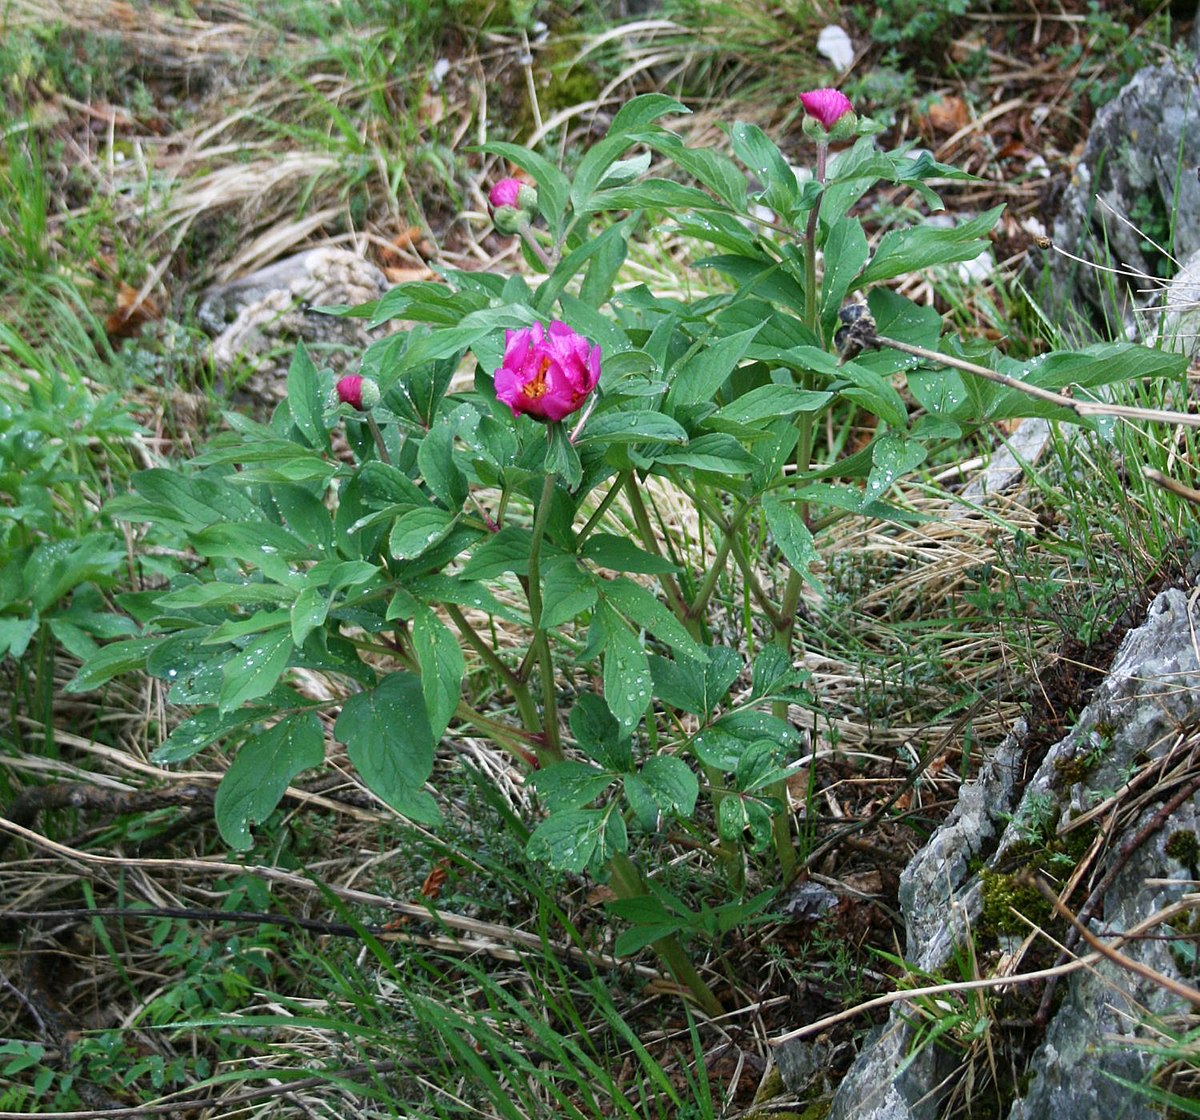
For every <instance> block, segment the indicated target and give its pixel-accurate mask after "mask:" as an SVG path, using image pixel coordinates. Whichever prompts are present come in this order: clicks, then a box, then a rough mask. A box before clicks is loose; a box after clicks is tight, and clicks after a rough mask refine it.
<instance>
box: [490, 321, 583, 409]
mask: <svg viewBox="0 0 1200 1120" xmlns="http://www.w3.org/2000/svg"><path fill="white" fill-rule="evenodd" d="M599 380H600V347H599V346H589V345H588V341H587V339H586V338H584V337H583V336H582V335H578V334H576V333H575V332H574V331H573V330H571V328H570V327H568V326H567V324H566V323H562V322H559V321H558V320H557V319H556V320H555V321H554V322H552V323H551V324H550V326H549V329H547V328H545V327H543V326H542V324H541V323H534V324H533V326H531V327H525V328H524V329H522V330H519V331H506V332H505V335H504V364H503V365H501V367H500V368H499V369H498V370H496V374H495V378H494V383H495V386H496V397H497V398H498V399H499V400H502V401H503V402H504V403H505V404H506V405H508V407H509V408H511V409H512V413H513V416H520V415H522V414H523V413H527V414H528V415H530V416H532V417H533V418H534V419H535V420H542V421H554V420H561V419H562V418H563V417H564V416H568V415H570V414H571V413H572V412H574V411H575V410H576V409H577V408H578V407H579V406H580V405H581V404H583V402H584V400H585V399H586V398H587V395H588V394H589V393H590V392H591V391H592V390H593V389H594V388H595V387H596V382H598V381H599Z"/></svg>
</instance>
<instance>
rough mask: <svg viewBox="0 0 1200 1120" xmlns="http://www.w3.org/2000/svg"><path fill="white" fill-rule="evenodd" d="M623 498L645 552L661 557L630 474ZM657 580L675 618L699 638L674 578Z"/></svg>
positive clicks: (667, 576)
mask: <svg viewBox="0 0 1200 1120" xmlns="http://www.w3.org/2000/svg"><path fill="white" fill-rule="evenodd" d="M625 496H626V497H627V498H628V499H629V508H630V510H631V511H632V512H633V523H634V524H635V525H636V526H637V531H638V536H640V537H641V538H642V544H644V545H645V546H646V551H647V552H650V553H652V554H653V555H655V556H662V549H661V548H659V546H658V538H657V537H656V536H655V535H654V526H653V525H651V524H650V515H649V514H648V513H647V512H646V503H645V502H643V501H642V494H641V491H640V490H638V488H637V481H636V479H635V478H634V477H633V475H632V474H627V475H626V476H625ZM659 579H660V581H661V582H662V587H663V591H664V592H665V593H666V596H667V601H668V602H669V603H670V604H671V610H672V612H673V613H674V615H675V617H676V618H677V619H679V621H680V622H681V623H682V624H683V625H684V626H686V627H687V630H688V633H689V634H691V635H692V637H693V638H696V637H699V635H700V624H699V623H698V622H697V620H696V619H695V618H693V617H692V616H691V615H690V614H689V613H688V605H687V603H686V602H684V598H683V592H682V591H680V590H679V584H678V583H676V582H675V577H674V576H673V575H671V574H670V573H669V572H665V573H663V575H662V576H660V577H659Z"/></svg>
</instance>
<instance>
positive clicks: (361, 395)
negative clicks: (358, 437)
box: [334, 373, 379, 412]
mask: <svg viewBox="0 0 1200 1120" xmlns="http://www.w3.org/2000/svg"><path fill="white" fill-rule="evenodd" d="M334 392H335V393H336V395H337V399H338V400H339V401H340V402H341V403H342V404H348V405H350V406H351V407H352V408H357V409H358V410H359V412H366V411H368V410H369V409H372V408H374V407H375V406H376V405H377V404H378V403H379V386H378V385H376V384H375V382H374V381H372V380H371V379H370V378H369V377H360V376H359V375H358V374H357V373H351V374H347V375H346V376H345V377H343V378H341V379H340V380H339V381H338V383H337V385H336V386H335V388H334Z"/></svg>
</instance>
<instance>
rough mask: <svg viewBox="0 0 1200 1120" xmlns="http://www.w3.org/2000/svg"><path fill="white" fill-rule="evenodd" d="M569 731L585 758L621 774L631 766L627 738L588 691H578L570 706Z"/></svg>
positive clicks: (603, 705) (630, 753)
mask: <svg viewBox="0 0 1200 1120" xmlns="http://www.w3.org/2000/svg"><path fill="white" fill-rule="evenodd" d="M570 723H571V734H572V735H574V736H575V743H576V745H577V746H578V747H579V749H580V750H581V751H583V752H584V753H585V754H586V755H587V756H588V757H589V758H591V759H593V760H594V761H596V762H598V763H600V765H601V766H603V767H604V768H605V769H606V770H614V771H616V772H617V773H623V772H625V771H627V770H629V769H630V767H632V765H633V754H632V751H631V746H630V742H629V739H628V738H626V737H624V736H623V735H622V733H621V725H620V724H619V723H617V721H616V720H615V719H614V718H613V714H612V712H610V711H609V710H608V705H607V704H606V703H605V702H604V701H603V700H601V699H600V697H599V696H597V695H595V694H594V693H591V692H584V693H581V694H580V696H579V698H578V699H577V700H576V701H575V704H574V706H573V707H572V708H571V716H570Z"/></svg>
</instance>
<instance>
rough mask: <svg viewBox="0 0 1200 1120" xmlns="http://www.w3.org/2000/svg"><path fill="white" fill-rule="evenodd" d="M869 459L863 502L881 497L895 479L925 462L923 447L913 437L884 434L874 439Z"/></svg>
mask: <svg viewBox="0 0 1200 1120" xmlns="http://www.w3.org/2000/svg"><path fill="white" fill-rule="evenodd" d="M871 459H872V466H871V473H870V474H869V475H868V476H867V485H866V487H865V489H864V490H863V501H864V502H873V501H876V500H877V499H879V498H882V497H883V495H884V494H886V493H887V492H888V490H890V489H891V488H892V486H893V485H894V484H895V483H896V482H897V481H899V480H900V479H901V478H903V477H904V476H905V475H907V474H908V473H909V472H910V471H911V470H913V469H914V468H915V467H919V466H920V465H921V464H922V463H923V462H925V447H924V445H923V444H921V443H919V442H917V441H916V440H913V439H902V438H901V437H899V436H895V435H885V436H881V437H880V438H879V439H877V440H876V441H875V444H874V450H873V451H872V453H871Z"/></svg>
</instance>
